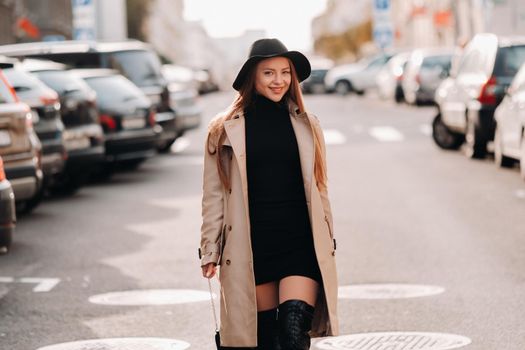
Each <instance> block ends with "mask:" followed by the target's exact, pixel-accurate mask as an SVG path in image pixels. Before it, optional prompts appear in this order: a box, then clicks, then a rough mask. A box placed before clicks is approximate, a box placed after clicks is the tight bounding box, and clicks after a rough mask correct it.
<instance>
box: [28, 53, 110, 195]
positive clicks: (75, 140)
mask: <svg viewBox="0 0 525 350" xmlns="http://www.w3.org/2000/svg"><path fill="white" fill-rule="evenodd" d="M21 67H22V68H23V69H24V70H26V71H28V72H31V73H32V74H34V75H36V76H37V77H38V78H39V79H40V80H41V81H43V82H44V83H45V84H46V85H47V86H49V87H51V88H52V89H53V90H54V91H56V92H57V93H58V96H59V98H60V115H61V117H62V122H63V123H64V125H65V131H64V139H65V146H66V150H67V153H68V158H67V161H66V167H65V171H64V172H63V173H62V176H61V177H60V178H59V180H58V185H59V189H60V190H62V191H64V190H65V191H66V192H69V193H71V192H72V191H75V190H77V189H78V188H79V187H80V186H81V185H82V184H83V183H84V182H85V181H86V180H87V178H88V177H89V174H90V170H91V169H93V168H94V167H96V166H97V164H99V163H101V162H102V161H103V160H104V153H105V149H104V132H103V130H102V126H101V125H100V121H99V117H98V111H97V107H96V92H95V91H94V90H93V89H91V88H90V87H89V86H88V85H87V84H86V83H85V82H84V80H82V79H80V78H79V77H77V76H75V75H74V74H72V73H71V72H69V71H66V70H65V69H66V66H65V65H63V64H60V63H56V62H53V61H47V60H36V59H26V60H24V61H23V62H22V64H21Z"/></svg>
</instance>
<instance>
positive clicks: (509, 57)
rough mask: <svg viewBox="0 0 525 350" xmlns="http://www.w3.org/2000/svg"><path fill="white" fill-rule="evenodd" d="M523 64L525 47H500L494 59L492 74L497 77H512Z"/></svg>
mask: <svg viewBox="0 0 525 350" xmlns="http://www.w3.org/2000/svg"><path fill="white" fill-rule="evenodd" d="M524 62H525V45H520V46H508V47H502V48H500V49H499V51H498V55H497V57H496V66H495V67H494V74H495V75H496V76H498V77H513V76H514V75H516V73H517V72H518V70H519V69H520V66H521V65H522V64H523V63H524Z"/></svg>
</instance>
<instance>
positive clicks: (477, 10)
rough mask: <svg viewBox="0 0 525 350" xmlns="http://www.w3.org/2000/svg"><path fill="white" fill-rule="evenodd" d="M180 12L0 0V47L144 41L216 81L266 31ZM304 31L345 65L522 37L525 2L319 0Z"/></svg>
mask: <svg viewBox="0 0 525 350" xmlns="http://www.w3.org/2000/svg"><path fill="white" fill-rule="evenodd" d="M383 6H384V7H383ZM381 8H383V9H384V10H381V11H380V12H378V9H381ZM183 13H184V1H183V0H104V1H102V0H18V1H14V0H0V44H8V43H16V42H27V41H41V40H46V41H48V40H67V39H93V40H112V41H116V40H125V39H127V38H128V37H129V38H136V39H140V40H143V41H147V42H150V43H151V44H152V45H153V46H154V47H155V48H156V50H157V51H158V52H159V54H160V55H161V57H162V58H163V59H164V61H170V62H175V63H177V64H181V65H185V66H189V67H192V68H206V69H209V70H211V71H212V73H213V74H215V75H217V78H218V80H221V78H223V77H224V78H227V77H228V76H229V75H231V73H229V69H228V68H229V67H235V66H238V65H239V63H240V62H242V60H243V59H244V58H245V56H246V50H247V47H248V46H249V44H250V43H251V42H253V40H255V39H256V38H259V37H263V36H265V34H266V33H265V31H264V30H254V31H248V32H246V33H245V34H243V35H241V36H239V37H234V38H212V37H210V35H209V33H207V32H206V30H205V29H204V27H203V25H202V24H201V23H199V22H192V21H187V20H185V18H184V16H183ZM379 22H381V26H382V27H381V26H380V25H379ZM311 28H312V49H313V52H311V53H310V54H312V55H313V54H316V55H322V56H326V57H329V58H331V59H334V60H335V61H336V62H347V61H353V60H355V59H357V58H359V57H361V56H364V55H367V54H370V53H372V52H375V51H379V50H381V49H388V48H391V47H393V48H413V47H428V46H454V45H458V44H459V45H462V44H464V43H465V42H466V41H467V40H469V39H470V38H471V37H472V36H473V35H474V34H475V33H479V32H484V31H488V32H493V33H496V34H519V33H524V32H525V2H524V1H523V0H326V9H325V11H324V13H322V14H321V15H319V16H318V17H316V18H314V19H313V21H312V24H311ZM217 57H221V60H218V59H217Z"/></svg>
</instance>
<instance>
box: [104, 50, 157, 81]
mask: <svg viewBox="0 0 525 350" xmlns="http://www.w3.org/2000/svg"><path fill="white" fill-rule="evenodd" d="M109 60H110V66H111V67H112V68H115V69H117V70H119V71H120V72H122V74H124V75H125V76H126V77H127V78H128V79H129V80H131V81H132V82H134V83H135V84H136V85H137V86H156V85H162V84H163V78H162V75H161V63H160V60H159V58H158V57H157V55H156V54H155V53H154V52H151V51H146V50H135V51H121V52H114V53H112V54H111V55H110V58H109Z"/></svg>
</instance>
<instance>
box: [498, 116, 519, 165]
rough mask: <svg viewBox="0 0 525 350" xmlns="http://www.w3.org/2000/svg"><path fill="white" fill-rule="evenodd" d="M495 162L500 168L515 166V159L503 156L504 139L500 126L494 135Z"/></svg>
mask: <svg viewBox="0 0 525 350" xmlns="http://www.w3.org/2000/svg"><path fill="white" fill-rule="evenodd" d="M494 162H495V163H496V165H497V166H498V167H500V168H511V167H512V166H513V165H514V159H512V158H509V157H507V156H505V155H504V154H503V137H502V136H501V128H500V127H499V126H498V124H496V132H495V134H494Z"/></svg>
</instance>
